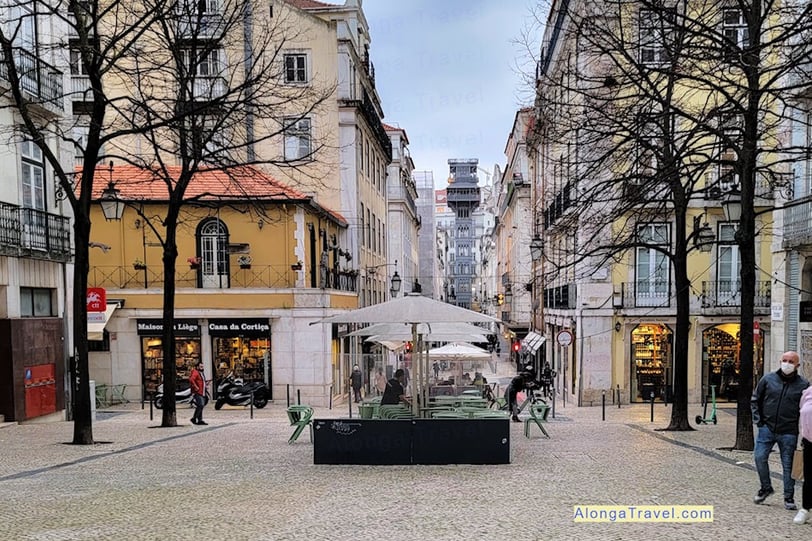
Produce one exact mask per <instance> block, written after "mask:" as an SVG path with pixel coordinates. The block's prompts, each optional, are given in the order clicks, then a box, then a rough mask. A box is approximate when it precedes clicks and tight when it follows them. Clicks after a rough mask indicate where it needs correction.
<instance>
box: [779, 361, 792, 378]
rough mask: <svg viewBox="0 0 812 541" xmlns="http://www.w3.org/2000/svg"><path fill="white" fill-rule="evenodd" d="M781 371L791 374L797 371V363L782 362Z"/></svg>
mask: <svg viewBox="0 0 812 541" xmlns="http://www.w3.org/2000/svg"><path fill="white" fill-rule="evenodd" d="M781 371H782V372H783V373H784V374H786V375H788V376H789V375H790V374H792V373H793V372H795V365H794V364H792V363H781Z"/></svg>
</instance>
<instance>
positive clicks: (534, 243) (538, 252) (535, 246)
mask: <svg viewBox="0 0 812 541" xmlns="http://www.w3.org/2000/svg"><path fill="white" fill-rule="evenodd" d="M543 249H544V243H543V242H542V240H541V237H539V235H538V233H536V235H535V236H534V237H533V240H531V241H530V259H532V260H533V261H538V260H540V259H541V256H542V250H543Z"/></svg>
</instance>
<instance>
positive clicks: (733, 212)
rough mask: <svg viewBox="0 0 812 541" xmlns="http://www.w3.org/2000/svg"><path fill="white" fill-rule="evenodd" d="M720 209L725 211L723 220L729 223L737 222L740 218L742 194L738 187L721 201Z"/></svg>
mask: <svg viewBox="0 0 812 541" xmlns="http://www.w3.org/2000/svg"><path fill="white" fill-rule="evenodd" d="M722 208H723V209H724V210H725V218H727V221H729V222H738V221H739V220H741V218H742V194H741V192H740V191H739V188H738V186H734V187H733V189H732V190H730V191H729V192H727V196H726V197H725V199H724V200H723V201H722Z"/></svg>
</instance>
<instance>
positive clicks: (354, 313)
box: [311, 293, 499, 414]
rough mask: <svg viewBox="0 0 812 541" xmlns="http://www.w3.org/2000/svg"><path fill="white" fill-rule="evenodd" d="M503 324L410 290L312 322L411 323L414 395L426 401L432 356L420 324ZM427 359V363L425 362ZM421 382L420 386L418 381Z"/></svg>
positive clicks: (483, 315) (415, 404)
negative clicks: (429, 361)
mask: <svg viewBox="0 0 812 541" xmlns="http://www.w3.org/2000/svg"><path fill="white" fill-rule="evenodd" d="M480 322H481V323H499V320H498V319H496V318H493V317H491V316H488V315H486V314H482V313H479V312H474V311H472V310H468V309H466V308H460V307H459V306H454V305H451V304H448V303H445V302H442V301H437V300H434V299H430V298H428V297H424V296H422V295H420V294H417V293H408V294H406V295H404V296H403V297H397V298H395V299H391V300H389V301H386V302H382V303H380V304H374V305H372V306H365V307H364V308H358V309H356V310H350V311H348V312H345V313H341V314H336V315H334V316H330V317H326V318H324V319H321V320H319V321H314V322H312V323H311V325H315V324H318V323H401V324H404V323H405V324H409V325H410V326H411V334H412V343H413V344H414V346H415V347H414V351H415V353H417V356H418V360H417V362H416V363H413V366H414V368H416V370H417V372H418V373H417V374H415V375H414V377H413V379H412V384H413V391H417V392H413V393H412V394H413V395H415V394H418V393H420V394H422V400H423V403H424V404H425V403H426V402H425V401H426V400H427V398H428V355H426V356H425V361H424V360H423V359H422V358H421V357H422V356H423V351H422V349H423V348H422V344H423V335H422V334H420V333H418V326H419V324H420V323H480ZM424 362H425V365H424ZM415 381H417V382H419V385H416V384H415ZM412 408H413V411H414V412H415V414H416V413H417V412H418V406H417V402H416V401H414V402H413V403H412Z"/></svg>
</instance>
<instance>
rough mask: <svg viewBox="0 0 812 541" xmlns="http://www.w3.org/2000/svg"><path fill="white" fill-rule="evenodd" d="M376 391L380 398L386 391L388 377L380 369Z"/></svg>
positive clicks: (376, 379) (376, 381)
mask: <svg viewBox="0 0 812 541" xmlns="http://www.w3.org/2000/svg"><path fill="white" fill-rule="evenodd" d="M375 389H377V390H378V396H381V395H382V394H383V392H384V391H385V390H386V376H384V375H383V370H381V369H380V368H379V369H378V374H377V375H376V376H375Z"/></svg>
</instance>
